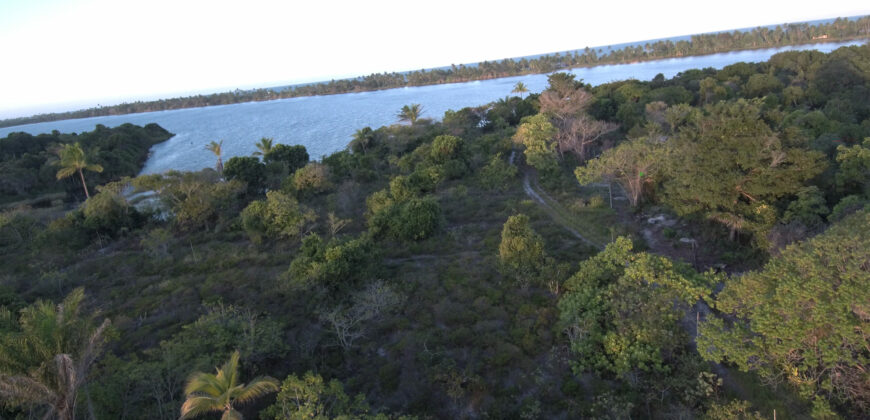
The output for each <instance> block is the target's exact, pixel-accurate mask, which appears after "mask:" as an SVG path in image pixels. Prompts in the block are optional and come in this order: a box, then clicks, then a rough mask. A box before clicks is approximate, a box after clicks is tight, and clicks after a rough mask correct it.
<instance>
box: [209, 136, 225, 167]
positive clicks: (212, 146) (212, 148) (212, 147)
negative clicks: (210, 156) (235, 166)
mask: <svg viewBox="0 0 870 420" xmlns="http://www.w3.org/2000/svg"><path fill="white" fill-rule="evenodd" d="M223 145H224V141H223V140H221V141H220V142H216V141H214V140H212V142H211V143H209V144H208V145H206V146H205V150H208V151H209V152H212V153H214V155H215V156H217V165H216V166H215V169H216V170H217V171H218V173H219V174H223V173H224V162H223V161H222V160H221V154H222V152H223V150H222V147H223Z"/></svg>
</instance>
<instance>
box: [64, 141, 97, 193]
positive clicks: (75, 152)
mask: <svg viewBox="0 0 870 420" xmlns="http://www.w3.org/2000/svg"><path fill="white" fill-rule="evenodd" d="M57 154H58V156H59V157H60V161H58V162H57V165H58V166H60V170H59V171H57V179H63V178H69V177H70V176H72V175H73V174H75V173H77V172H78V174H79V178H81V180H82V187H84V189H85V197H87V198H91V194H90V192H88V184H86V183H85V174H84V173H83V172H82V171H83V170H85V169H87V170H89V171H92V172H103V167H102V166H100V165H97V164H96V163H88V162H87V159H85V151H84V150H82V145H81V144H79V143H75V144H65V145H63V146H61V147H60V149H59V150H58V152H57Z"/></svg>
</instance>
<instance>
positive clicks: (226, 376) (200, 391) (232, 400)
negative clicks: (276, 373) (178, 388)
mask: <svg viewBox="0 0 870 420" xmlns="http://www.w3.org/2000/svg"><path fill="white" fill-rule="evenodd" d="M278 386H279V382H278V381H277V380H276V379H274V378H270V377H268V376H267V377H262V378H255V379H253V380H252V381H251V382H250V383H248V384H247V385H245V384H242V383H239V352H238V350H236V351H235V352H233V354H232V355H231V356H230V360H228V361H227V362H226V363H224V365H223V366H222V367H220V368H218V369H217V373H215V374H214V375H212V374H210V373H203V372H196V373H194V374H193V375H192V376H191V377H190V379H188V381H187V385H186V386H185V387H184V393H185V394H186V395H187V399H186V400H185V401H184V404H183V405H182V406H181V417H180V419H190V418H194V417H197V416H199V415H200V414H205V413H209V412H213V411H217V412H221V413H223V414H222V415H221V420H241V419H242V413H240V412H238V411H236V408H235V405H237V404H244V403H247V402H250V401H252V400H254V399H256V398H259V397H262V396H264V395H266V394H270V393H272V392H277V391H278Z"/></svg>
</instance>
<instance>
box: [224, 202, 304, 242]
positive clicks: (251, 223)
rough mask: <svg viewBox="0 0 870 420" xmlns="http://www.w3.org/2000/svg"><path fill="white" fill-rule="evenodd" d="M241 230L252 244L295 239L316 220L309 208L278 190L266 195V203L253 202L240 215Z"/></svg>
mask: <svg viewBox="0 0 870 420" xmlns="http://www.w3.org/2000/svg"><path fill="white" fill-rule="evenodd" d="M239 217H241V219H242V228H244V229H245V232H246V233H247V234H248V236H249V237H250V238H251V240H253V241H254V242H257V243H259V242H261V241H262V239H263V237H268V238H272V239H275V238H295V237H297V236H299V235H300V234H301V233H302V232H303V231H304V229H305V226H307V225H309V224H310V223H311V222H313V221H314V220H316V219H317V215H316V214H315V213H314V211H312V210H311V209H309V208H307V207H305V206H303V205H301V204H299V202H298V201H296V199H295V198H293V197H291V196H288V195H286V194H284V193H281V192H279V191H269V192H268V193H266V200H257V201H254V202H252V203H251V204H249V205H248V207H245V209H244V210H242V213H241V214H240V215H239Z"/></svg>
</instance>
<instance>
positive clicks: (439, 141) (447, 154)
mask: <svg viewBox="0 0 870 420" xmlns="http://www.w3.org/2000/svg"><path fill="white" fill-rule="evenodd" d="M462 146H463V141H462V139H461V138H459V137H454V136H446V135H445V136H438V137H435V140H433V141H432V148H431V149H430V152H429V158H430V159H432V161H433V162H435V163H444V162H447V161H448V160H451V159H455V158H456V157H458V156H459V154H460V153H461V151H462Z"/></svg>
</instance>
